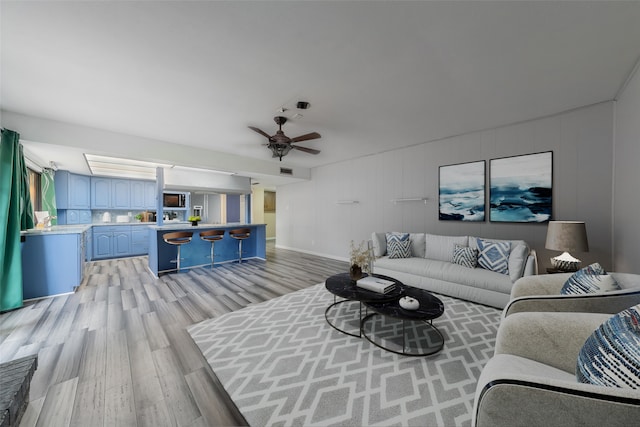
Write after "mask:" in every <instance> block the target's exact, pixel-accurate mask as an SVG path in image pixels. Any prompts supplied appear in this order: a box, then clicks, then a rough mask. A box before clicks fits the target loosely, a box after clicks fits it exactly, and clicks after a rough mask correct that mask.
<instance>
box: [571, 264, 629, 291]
mask: <svg viewBox="0 0 640 427" xmlns="http://www.w3.org/2000/svg"><path fill="white" fill-rule="evenodd" d="M619 289H620V285H618V282H616V280H615V279H614V278H613V277H612V276H609V275H608V274H607V272H606V271H605V270H604V268H602V266H601V265H600V264H599V263H597V262H596V263H593V264H591V265H588V266H586V267H585V268H583V269H581V270H578V271H576V272H575V273H573V274H572V275H571V277H569V279H568V280H567V281H566V282H565V283H564V286H562V289H561V290H560V294H561V295H584V294H593V293H600V292H609V291H617V290H619Z"/></svg>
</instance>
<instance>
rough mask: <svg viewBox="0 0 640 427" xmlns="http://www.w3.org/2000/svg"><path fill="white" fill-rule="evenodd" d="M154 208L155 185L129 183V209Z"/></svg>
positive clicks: (150, 182) (149, 183)
mask: <svg viewBox="0 0 640 427" xmlns="http://www.w3.org/2000/svg"><path fill="white" fill-rule="evenodd" d="M155 208H156V183H155V182H153V181H135V180H132V181H131V209H155Z"/></svg>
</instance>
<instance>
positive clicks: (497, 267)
mask: <svg viewBox="0 0 640 427" xmlns="http://www.w3.org/2000/svg"><path fill="white" fill-rule="evenodd" d="M477 244H478V265H479V266H480V267H482V268H484V269H486V270H491V271H495V272H496V273H500V274H509V254H510V253H511V243H509V242H505V241H503V242H497V241H491V240H485V239H478V240H477Z"/></svg>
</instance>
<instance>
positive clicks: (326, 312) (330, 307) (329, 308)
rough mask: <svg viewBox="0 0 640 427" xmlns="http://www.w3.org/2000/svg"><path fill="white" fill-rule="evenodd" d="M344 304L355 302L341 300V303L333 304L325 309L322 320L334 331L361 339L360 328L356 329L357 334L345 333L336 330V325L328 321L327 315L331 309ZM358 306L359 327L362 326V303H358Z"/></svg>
mask: <svg viewBox="0 0 640 427" xmlns="http://www.w3.org/2000/svg"><path fill="white" fill-rule="evenodd" d="M335 299H336V298H335V297H334V301H335ZM345 302H355V301H353V300H341V301H337V302H334V303H333V304H331V305H330V306H329V307H327V309H326V310H325V311H324V318H325V320H326V321H327V323H328V324H329V326H331V327H332V328H333V329H335V330H336V331H338V332H342V333H343V334H345V335H350V336H352V337H356V338H362V332H361V331H362V328H358V333H357V334H352V333H351V332H347V331H345V330H343V329H340V328H338V327H337V326H336V325H334V324H333V323H331V321H330V320H329V315H328V313H329V310H331V309H332V308H333V307H335V306H337V305H340V304H342V303H345ZM358 305H359V316H358V317H359V320H360V321H359V322H358V323H359V324H360V325H361V324H362V303H361V302H358Z"/></svg>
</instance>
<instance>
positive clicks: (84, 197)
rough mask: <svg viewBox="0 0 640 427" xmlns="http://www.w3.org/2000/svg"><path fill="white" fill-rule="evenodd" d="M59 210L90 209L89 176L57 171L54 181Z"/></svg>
mask: <svg viewBox="0 0 640 427" xmlns="http://www.w3.org/2000/svg"><path fill="white" fill-rule="evenodd" d="M54 184H55V188H56V205H57V208H58V209H89V208H90V204H91V203H90V200H91V181H90V178H89V177H88V176H85V175H76V174H73V173H70V172H68V171H57V172H56V175H55V179H54Z"/></svg>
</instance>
